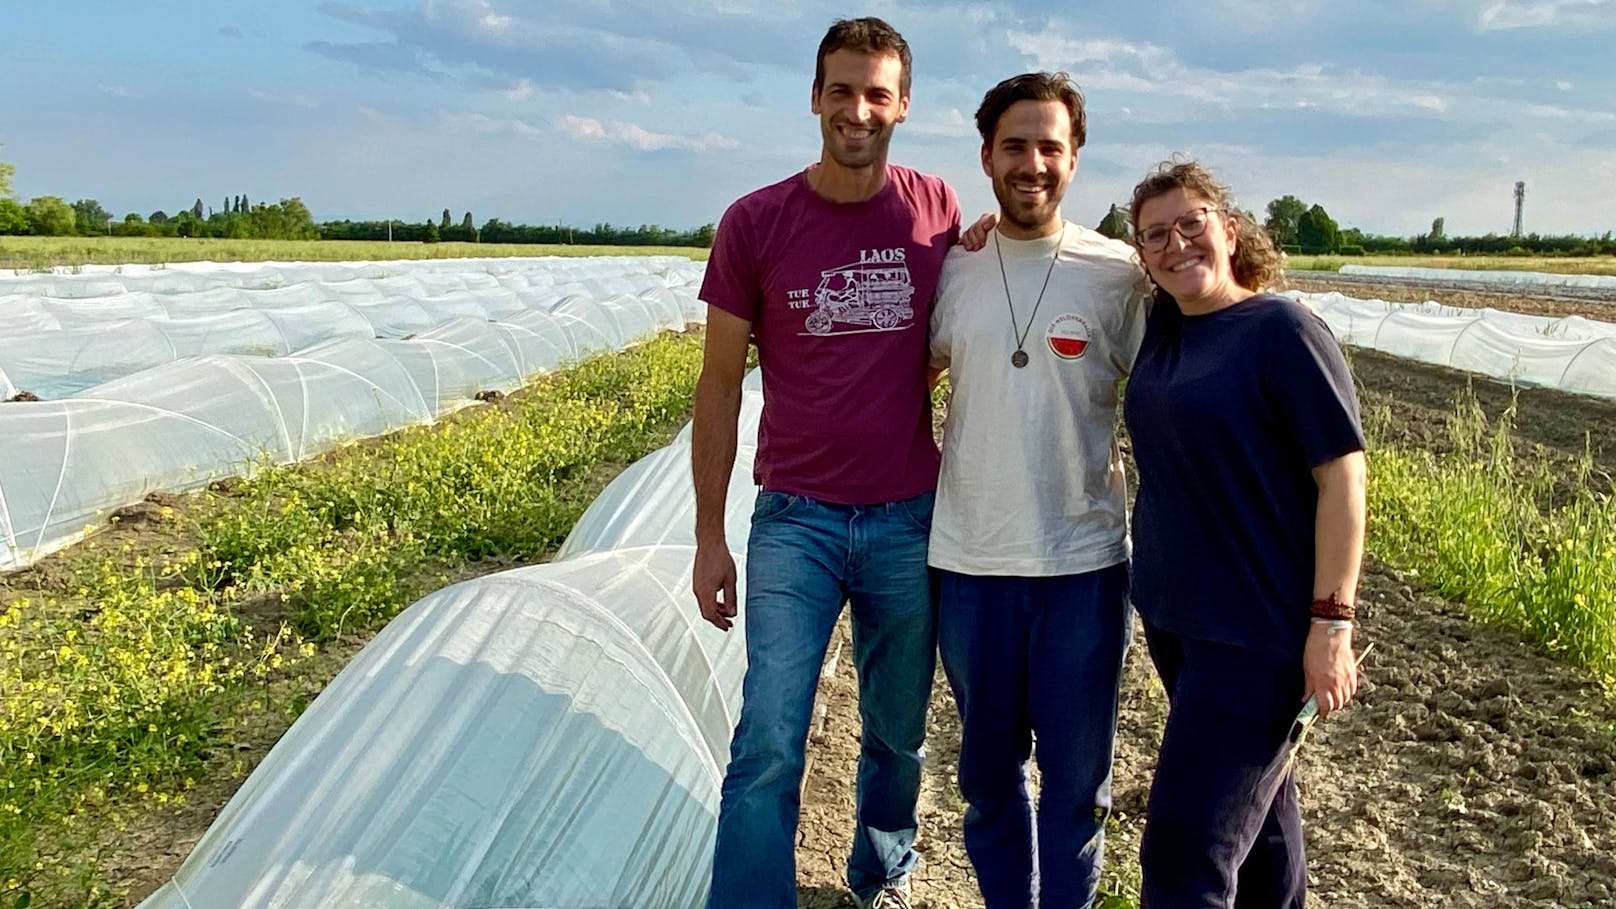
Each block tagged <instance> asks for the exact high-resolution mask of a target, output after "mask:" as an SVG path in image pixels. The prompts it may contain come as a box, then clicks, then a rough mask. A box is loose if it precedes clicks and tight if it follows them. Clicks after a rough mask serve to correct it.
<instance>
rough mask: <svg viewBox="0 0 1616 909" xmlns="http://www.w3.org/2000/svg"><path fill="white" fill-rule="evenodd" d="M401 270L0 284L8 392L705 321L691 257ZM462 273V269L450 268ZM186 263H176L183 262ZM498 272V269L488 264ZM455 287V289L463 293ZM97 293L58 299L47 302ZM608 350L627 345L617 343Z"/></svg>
mask: <svg viewBox="0 0 1616 909" xmlns="http://www.w3.org/2000/svg"><path fill="white" fill-rule="evenodd" d="M577 261H578V260H568V259H521V260H512V261H502V262H498V263H494V262H491V261H483V262H478V261H476V260H471V261H466V260H451V261H450V262H448V263H442V262H434V263H389V264H390V265H391V266H393V267H396V268H397V269H399V270H400V271H401V274H398V275H396V276H393V277H387V278H374V279H371V278H355V277H351V276H349V277H346V278H344V279H343V280H333V279H331V278H328V277H322V275H326V274H327V272H328V271H329V267H327V266H322V265H319V264H317V263H300V264H297V265H294V264H292V263H286V264H282V265H280V266H279V267H278V268H277V269H275V271H274V275H273V280H274V281H275V282H280V281H286V280H291V279H293V278H296V282H295V283H289V284H280V283H276V284H274V285H273V286H269V287H264V286H260V285H261V284H263V283H264V282H265V281H267V280H268V279H267V278H266V277H265V276H264V275H263V274H262V273H261V271H259V272H237V271H229V270H219V267H217V266H215V269H216V270H215V271H209V272H199V273H197V274H195V275H194V277H196V278H197V279H199V280H204V279H205V280H207V281H210V282H215V284H217V282H221V281H231V282H238V283H239V284H240V285H242V286H236V285H232V284H226V285H217V286H212V285H210V287H209V288H208V289H205V290H190V291H173V292H166V293H154V292H152V291H146V290H138V291H137V290H124V291H121V292H117V293H113V292H111V291H112V289H113V288H116V287H119V286H121V285H122V283H129V282H134V283H137V284H138V283H139V282H140V281H141V280H142V277H143V276H142V275H140V274H121V273H120V274H116V275H101V276H97V275H55V276H14V277H10V278H7V277H4V276H0V318H3V319H4V320H5V322H4V324H5V325H6V327H7V331H6V332H5V334H3V335H0V391H8V390H9V393H7V394H6V395H5V397H7V398H9V397H11V396H12V395H14V394H15V393H16V392H17V391H27V392H30V393H31V394H33V395H35V396H38V397H40V398H44V399H57V398H63V397H66V396H68V395H71V394H75V393H77V392H80V391H83V390H85V389H87V388H90V387H93V386H95V385H98V384H100V383H102V382H106V381H109V380H111V379H115V378H119V377H122V376H126V375H130V374H133V373H135V372H139V371H141V370H143V369H150V368H152V367H155V366H160V365H163V364H165V363H169V362H172V361H174V360H175V359H178V358H180V357H186V356H199V355H205V354H228V353H234V354H248V355H256V356H284V355H287V354H290V353H293V352H295V351H299V350H303V349H306V348H308V347H311V346H314V345H316V344H320V343H323V342H326V341H331V340H336V339H340V338H354V337H357V338H384V339H398V338H407V337H413V336H415V335H418V334H420V333H422V332H426V331H430V330H432V329H433V328H435V327H436V326H439V325H442V324H444V323H446V322H449V321H451V320H454V319H457V318H470V319H476V320H479V321H489V320H494V321H500V322H511V321H517V320H520V319H521V318H523V317H526V316H530V315H532V314H534V313H543V312H550V313H558V314H559V313H567V314H570V315H571V316H572V317H573V318H575V319H580V320H583V321H585V322H589V323H591V325H593V326H594V327H596V329H597V330H598V331H600V332H602V333H604V334H606V335H624V334H626V335H627V336H628V337H633V336H635V334H636V333H637V332H638V331H639V330H640V327H641V325H642V323H645V322H657V323H660V324H663V325H672V324H681V323H683V322H687V321H691V320H692V319H694V318H699V317H700V316H701V307H700V305H699V304H698V303H697V301H696V298H695V284H696V282H697V281H698V280H699V277H700V274H701V270H702V267H703V266H702V265H700V264H699V263H694V262H690V261H689V260H686V259H676V258H675V259H670V258H666V257H647V258H644V259H631V258H622V257H615V258H610V259H601V260H590V261H588V262H586V263H585V264H583V265H580V264H575V263H577ZM451 266H452V267H453V268H455V269H457V270H455V271H450V270H449V269H450V267H451ZM176 267H177V266H176ZM495 267H497V268H499V269H501V270H500V271H499V272H498V273H497V274H491V273H488V272H486V271H480V270H478V269H483V268H495ZM445 282H453V284H452V286H451V285H450V284H448V283H445ZM90 291H95V292H98V293H99V294H100V295H98V296H81V295H74V296H62V297H57V296H48V295H46V294H47V293H69V292H73V293H76V294H82V293H86V292H90ZM608 346H612V347H617V346H621V341H620V340H618V341H614V342H611V343H609V344H608Z"/></svg>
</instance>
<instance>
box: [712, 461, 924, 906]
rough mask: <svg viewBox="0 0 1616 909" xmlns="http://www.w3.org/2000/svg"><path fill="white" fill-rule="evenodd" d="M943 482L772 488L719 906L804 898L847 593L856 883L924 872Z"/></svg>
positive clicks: (721, 835)
mask: <svg viewBox="0 0 1616 909" xmlns="http://www.w3.org/2000/svg"><path fill="white" fill-rule="evenodd" d="M931 510H932V494H931V493H926V494H925V495H921V496H916V497H915V498H912V499H905V500H903V501H900V502H891V503H887V504H884V505H832V504H828V503H825V502H820V501H817V500H814V499H810V498H806V497H803V496H792V495H785V494H783V493H777V492H770V491H767V490H765V491H763V492H760V493H759V494H758V498H757V506H756V508H755V509H754V511H753V513H752V533H751V537H750V541H749V542H748V544H747V556H746V605H745V609H746V626H745V627H746V659H747V666H746V679H745V681H744V682H743V684H742V702H741V717H740V721H739V722H738V723H737V724H736V727H735V737H734V739H733V740H732V741H731V743H730V763H729V771H728V773H727V774H725V777H724V787H723V794H722V800H721V802H720V807H719V811H718V837H717V845H716V846H715V849H714V853H713V886H712V892H711V894H710V895H709V896H708V900H707V905H708V907H709V909H726V907H745V909H774V907H794V906H796V905H797V881H796V877H797V863H796V832H797V821H798V814H799V808H800V804H799V794H798V790H799V787H800V785H801V781H802V772H803V764H804V760H805V757H804V755H805V747H806V743H807V738H808V724H809V720H810V717H811V715H812V712H813V703H814V692H815V689H816V688H817V686H818V682H819V672H820V668H821V664H822V663H823V662H824V659H825V648H826V647H827V646H828V645H829V643H830V636H831V631H832V629H833V628H834V627H835V625H836V620H837V618H838V617H839V616H840V615H841V612H842V603H843V601H844V600H845V601H847V602H849V603H850V604H851V606H852V613H853V663H854V665H855V666H856V667H857V669H858V678H859V714H860V716H861V717H862V719H863V725H864V735H863V739H862V748H861V750H860V753H859V766H858V783H857V795H856V798H857V801H856V804H855V809H854V810H855V829H854V833H853V850H852V854H851V855H850V856H849V858H848V865H847V882H848V885H849V886H850V887H851V888H852V890H853V892H854V893H855V894H858V895H859V896H860V897H868V896H869V895H870V894H872V893H874V892H875V891H876V890H878V889H880V887H881V885H883V884H885V883H889V882H897V881H900V880H902V879H903V878H904V877H905V876H906V875H908V874H909V872H910V871H912V870H914V867H915V863H916V861H917V857H916V855H915V852H914V842H915V831H916V828H917V827H918V826H919V817H918V815H917V813H916V810H915V801H916V799H917V797H918V796H919V793H920V768H921V762H922V760H923V748H922V745H923V742H924V740H925V735H926V704H927V701H928V700H929V699H930V697H931V681H932V673H933V672H934V671H935V669H936V665H937V656H936V654H937V638H936V607H935V601H934V598H933V593H932V583H931V576H930V573H929V571H928V569H927V568H926V543H927V537H928V535H929V533H930V527H931Z"/></svg>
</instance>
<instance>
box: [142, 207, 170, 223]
mask: <svg viewBox="0 0 1616 909" xmlns="http://www.w3.org/2000/svg"><path fill="white" fill-rule="evenodd" d="M146 220H147V221H150V222H151V223H153V224H167V223H168V212H165V211H163V210H162V209H161V208H159V209H158V210H156V211H154V212H152V213H151V214H149V215H147V216H146Z"/></svg>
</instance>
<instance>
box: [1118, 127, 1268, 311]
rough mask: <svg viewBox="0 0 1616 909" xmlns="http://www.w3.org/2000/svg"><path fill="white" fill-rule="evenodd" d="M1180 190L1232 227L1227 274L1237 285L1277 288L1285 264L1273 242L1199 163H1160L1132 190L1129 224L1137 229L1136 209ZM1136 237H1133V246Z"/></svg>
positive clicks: (1182, 160)
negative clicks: (1228, 220) (1232, 244)
mask: <svg viewBox="0 0 1616 909" xmlns="http://www.w3.org/2000/svg"><path fill="white" fill-rule="evenodd" d="M1175 189H1181V190H1183V191H1184V194H1185V195H1186V196H1191V197H1194V198H1197V199H1202V200H1205V201H1206V202H1208V203H1210V204H1211V205H1212V206H1213V207H1214V208H1216V209H1217V210H1218V211H1220V212H1222V213H1223V216H1224V217H1226V218H1231V219H1233V220H1234V223H1235V249H1234V256H1233V257H1232V258H1231V261H1230V263H1229V264H1230V270H1231V271H1232V272H1233V274H1234V280H1235V283H1236V284H1239V285H1240V286H1241V287H1244V288H1245V289H1247V290H1250V291H1263V290H1268V289H1271V288H1273V287H1275V286H1277V285H1278V284H1279V283H1280V281H1281V280H1283V279H1284V276H1285V266H1284V261H1283V259H1282V258H1281V256H1280V253H1279V250H1278V249H1276V248H1275V247H1274V241H1273V238H1272V237H1270V236H1268V231H1267V230H1266V229H1264V228H1263V226H1262V225H1261V224H1258V223H1257V222H1256V221H1255V220H1254V219H1253V218H1252V217H1251V215H1249V214H1247V213H1245V212H1244V211H1241V210H1240V209H1239V208H1238V207H1237V206H1236V205H1235V204H1234V196H1233V194H1232V193H1230V192H1229V188H1228V187H1227V186H1224V185H1223V184H1222V183H1220V182H1218V180H1217V178H1215V177H1213V176H1212V174H1211V173H1210V172H1209V171H1208V170H1207V169H1206V168H1205V167H1203V166H1201V164H1200V163H1198V162H1196V161H1194V160H1193V159H1190V158H1185V157H1181V156H1177V155H1175V156H1174V157H1173V158H1172V159H1171V160H1168V161H1163V162H1162V163H1161V164H1159V165H1157V166H1156V169H1155V170H1154V171H1153V172H1151V173H1150V174H1147V175H1146V176H1145V179H1143V180H1140V181H1139V184H1138V185H1137V186H1135V187H1134V188H1133V199H1132V201H1131V202H1129V204H1128V215H1129V222H1130V223H1131V224H1133V225H1135V226H1136V227H1137V225H1138V224H1139V209H1141V208H1143V207H1144V205H1145V203H1146V202H1149V201H1150V200H1151V199H1154V198H1156V197H1157V196H1163V195H1166V194H1167V193H1170V192H1172V191H1173V190H1175ZM1138 239H1139V238H1138V235H1137V234H1135V235H1134V243H1135V246H1137V245H1138Z"/></svg>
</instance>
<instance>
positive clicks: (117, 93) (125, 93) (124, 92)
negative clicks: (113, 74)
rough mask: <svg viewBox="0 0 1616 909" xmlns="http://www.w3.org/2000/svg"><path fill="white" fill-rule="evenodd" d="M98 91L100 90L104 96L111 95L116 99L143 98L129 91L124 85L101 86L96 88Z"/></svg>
mask: <svg viewBox="0 0 1616 909" xmlns="http://www.w3.org/2000/svg"><path fill="white" fill-rule="evenodd" d="M96 89H97V90H99V91H100V92H102V93H103V94H108V95H111V96H112V97H114V98H125V99H133V98H139V97H141V96H140V95H138V94H136V93H135V92H132V91H130V90H129V89H127V88H125V87H123V86H122V85H106V84H99V85H97V86H96Z"/></svg>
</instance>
